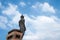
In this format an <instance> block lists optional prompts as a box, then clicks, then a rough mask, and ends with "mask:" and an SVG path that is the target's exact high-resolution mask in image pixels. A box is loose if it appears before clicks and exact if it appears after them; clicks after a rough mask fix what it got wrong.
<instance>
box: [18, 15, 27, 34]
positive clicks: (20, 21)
mask: <svg viewBox="0 0 60 40" xmlns="http://www.w3.org/2000/svg"><path fill="white" fill-rule="evenodd" d="M19 27H20V31H21V32H22V33H23V35H24V33H25V31H26V27H25V19H24V16H23V15H22V16H21V19H20V20H19Z"/></svg>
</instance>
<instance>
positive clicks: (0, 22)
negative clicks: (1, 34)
mask: <svg viewBox="0 0 60 40" xmlns="http://www.w3.org/2000/svg"><path fill="white" fill-rule="evenodd" d="M7 23H8V19H7V18H6V17H4V16H0V28H2V29H6V28H7V27H6V24H7Z"/></svg>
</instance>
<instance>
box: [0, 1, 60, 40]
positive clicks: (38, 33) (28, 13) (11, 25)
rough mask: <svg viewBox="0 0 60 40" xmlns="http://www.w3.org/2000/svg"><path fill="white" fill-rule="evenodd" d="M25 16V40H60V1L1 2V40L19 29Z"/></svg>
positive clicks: (4, 39)
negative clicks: (20, 22)
mask: <svg viewBox="0 0 60 40" xmlns="http://www.w3.org/2000/svg"><path fill="white" fill-rule="evenodd" d="M22 14H23V15H24V16H25V25H26V28H27V30H26V32H25V35H24V38H23V40H60V0H0V40H6V36H7V33H8V31H10V30H12V29H19V26H18V21H19V20H20V16H21V15H22Z"/></svg>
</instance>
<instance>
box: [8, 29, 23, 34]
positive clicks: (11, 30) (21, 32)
mask: <svg viewBox="0 0 60 40" xmlns="http://www.w3.org/2000/svg"><path fill="white" fill-rule="evenodd" d="M13 31H17V32H20V33H22V32H21V31H20V30H18V29H13V30H11V31H9V32H8V34H10V33H11V32H13Z"/></svg>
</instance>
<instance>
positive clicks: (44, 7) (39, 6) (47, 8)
mask: <svg viewBox="0 0 60 40" xmlns="http://www.w3.org/2000/svg"><path fill="white" fill-rule="evenodd" d="M32 8H34V10H36V11H40V12H44V13H45V12H47V13H55V9H54V7H53V6H51V5H49V3H47V2H44V3H39V2H37V3H36V4H35V5H32Z"/></svg>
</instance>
